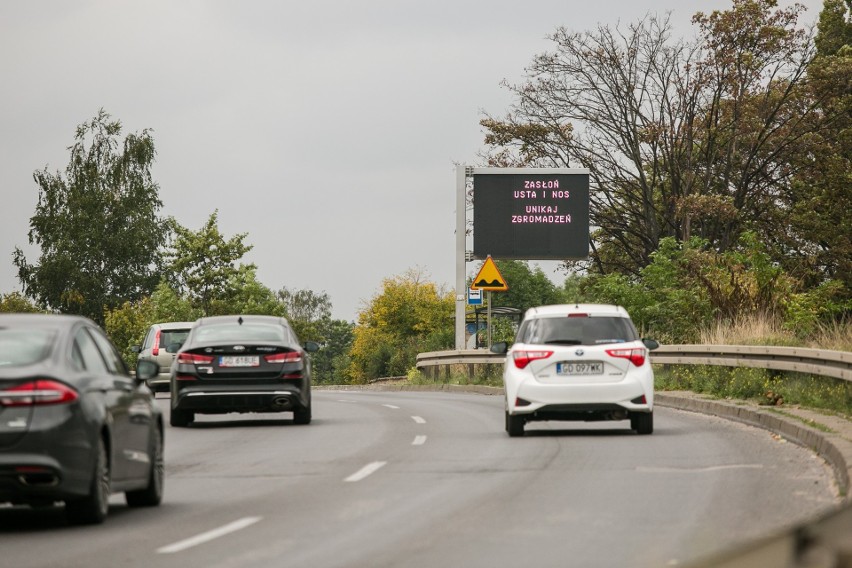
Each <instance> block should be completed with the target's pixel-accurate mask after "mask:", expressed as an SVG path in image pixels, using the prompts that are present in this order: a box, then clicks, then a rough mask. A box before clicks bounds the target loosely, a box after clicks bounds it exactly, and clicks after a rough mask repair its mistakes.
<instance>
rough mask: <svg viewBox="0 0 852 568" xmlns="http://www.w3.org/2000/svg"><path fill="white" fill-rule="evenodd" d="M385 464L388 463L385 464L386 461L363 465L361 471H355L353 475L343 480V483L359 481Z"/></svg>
mask: <svg viewBox="0 0 852 568" xmlns="http://www.w3.org/2000/svg"><path fill="white" fill-rule="evenodd" d="M387 463H388V462H386V461H379V462H373V463H369V464H367V465H365V466H364V467H362V468H361V469H359V470H358V471H356V472H355V473H353V474H352V475H350V476H349V477H347V478H346V479H344V480H343V481H349V482H354V481H361V480H362V479H364V478H365V477H367V476H369V475H372V474H374V473H376V472H377V471H378V470H380V469H381V468H382V467H384V466H385V465H387Z"/></svg>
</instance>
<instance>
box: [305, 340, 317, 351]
mask: <svg viewBox="0 0 852 568" xmlns="http://www.w3.org/2000/svg"><path fill="white" fill-rule="evenodd" d="M302 347H303V348H304V350H305V351H307V352H308V353H316V352H317V351H319V349H320V345H319V343H317V342H316V341H305V344H304V345H303V346H302Z"/></svg>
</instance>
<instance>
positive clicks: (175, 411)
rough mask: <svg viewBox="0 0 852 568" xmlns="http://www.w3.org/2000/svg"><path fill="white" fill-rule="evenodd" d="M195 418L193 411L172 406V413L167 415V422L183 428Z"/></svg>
mask: <svg viewBox="0 0 852 568" xmlns="http://www.w3.org/2000/svg"><path fill="white" fill-rule="evenodd" d="M194 419H195V413H194V412H192V411H191V410H183V409H181V408H172V413H171V414H170V415H169V424H171V425H172V426H176V427H178V428H185V427H187V426H189V425H190V423H192V421H193V420H194Z"/></svg>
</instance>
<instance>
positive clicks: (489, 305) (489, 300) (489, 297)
mask: <svg viewBox="0 0 852 568" xmlns="http://www.w3.org/2000/svg"><path fill="white" fill-rule="evenodd" d="M488 349H489V350H490V349H491V290H489V291H488Z"/></svg>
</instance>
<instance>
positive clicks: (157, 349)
mask: <svg viewBox="0 0 852 568" xmlns="http://www.w3.org/2000/svg"><path fill="white" fill-rule="evenodd" d="M160 333H161V331H160V330H159V329H158V330H157V333H155V334H154V346H153V347H151V355H154V356H157V355H159V354H160Z"/></svg>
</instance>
